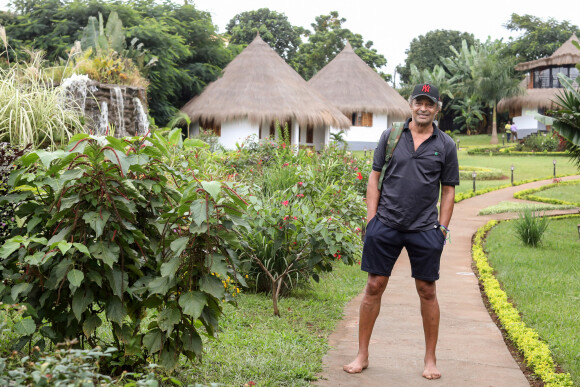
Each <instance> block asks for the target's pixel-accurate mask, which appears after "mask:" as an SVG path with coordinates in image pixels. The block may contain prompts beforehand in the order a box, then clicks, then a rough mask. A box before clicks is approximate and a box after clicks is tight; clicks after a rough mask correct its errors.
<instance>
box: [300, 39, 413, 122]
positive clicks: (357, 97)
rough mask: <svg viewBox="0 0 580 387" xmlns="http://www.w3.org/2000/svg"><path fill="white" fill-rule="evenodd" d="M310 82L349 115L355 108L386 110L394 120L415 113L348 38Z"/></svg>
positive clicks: (370, 111) (382, 111)
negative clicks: (353, 47)
mask: <svg viewBox="0 0 580 387" xmlns="http://www.w3.org/2000/svg"><path fill="white" fill-rule="evenodd" d="M308 84H309V85H310V86H311V87H312V88H313V89H315V90H316V91H318V92H319V93H320V94H322V96H324V97H326V99H328V100H329V101H330V102H332V103H333V104H334V106H336V107H338V108H339V109H340V111H342V112H343V113H344V114H346V115H348V116H350V114H352V113H353V112H369V113H375V114H385V115H388V116H390V117H391V118H392V119H393V120H404V119H405V118H407V117H410V116H411V109H410V108H409V103H408V102H407V101H406V100H405V99H404V98H403V97H401V95H400V94H399V93H398V92H397V91H396V90H395V89H393V88H392V87H391V86H389V84H388V83H387V82H385V80H384V79H383V78H381V76H380V75H379V74H377V73H376V72H375V71H374V70H373V69H371V68H370V67H369V66H368V65H367V64H366V63H365V62H364V61H363V60H362V59H361V58H360V57H359V56H358V55H357V54H356V53H355V52H354V50H353V49H352V47H351V45H350V43H348V42H347V43H346V45H345V47H344V49H343V50H342V51H341V52H340V53H339V54H338V55H337V56H336V57H335V58H334V59H333V60H332V61H331V62H330V63H328V64H327V65H326V66H324V68H322V69H321V70H320V71H319V72H318V73H317V74H316V75H315V76H313V77H312V79H310V81H308Z"/></svg>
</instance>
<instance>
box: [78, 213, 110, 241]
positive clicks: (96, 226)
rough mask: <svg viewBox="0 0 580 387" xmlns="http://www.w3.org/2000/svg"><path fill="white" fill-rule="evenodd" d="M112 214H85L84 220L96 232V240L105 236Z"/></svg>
mask: <svg viewBox="0 0 580 387" xmlns="http://www.w3.org/2000/svg"><path fill="white" fill-rule="evenodd" d="M110 216H111V214H110V213H109V212H108V211H106V210H103V211H99V212H96V211H90V212H85V213H84V214H83V220H84V221H85V222H87V223H88V225H89V226H91V228H92V229H93V230H94V231H95V238H99V237H100V236H101V235H102V234H103V230H104V229H105V225H106V224H107V221H108V220H109V217H110Z"/></svg>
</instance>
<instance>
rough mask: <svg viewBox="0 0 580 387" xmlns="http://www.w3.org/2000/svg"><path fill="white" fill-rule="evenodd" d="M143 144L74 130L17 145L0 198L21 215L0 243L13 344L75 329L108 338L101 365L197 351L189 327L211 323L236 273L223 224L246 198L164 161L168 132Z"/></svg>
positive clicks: (54, 338)
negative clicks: (56, 140)
mask: <svg viewBox="0 0 580 387" xmlns="http://www.w3.org/2000/svg"><path fill="white" fill-rule="evenodd" d="M147 144H148V145H146V144H145V143H144V142H143V141H142V139H139V138H133V139H123V140H120V139H115V138H113V137H106V138H105V137H94V136H88V135H77V136H76V137H74V138H73V140H72V141H71V143H70V145H69V146H68V148H67V149H66V150H57V151H54V152H47V151H42V150H38V151H35V152H32V153H30V154H28V155H26V156H24V157H22V159H21V162H22V166H23V168H21V169H19V170H17V171H15V172H14V173H13V174H12V176H11V179H10V186H11V187H12V193H10V194H9V195H7V196H4V197H3V198H1V199H0V203H6V202H9V201H16V202H22V204H21V205H20V206H19V207H18V208H17V210H16V215H18V216H19V217H20V218H21V219H23V220H24V221H23V224H22V226H21V227H20V228H18V229H16V230H15V231H14V235H15V236H13V237H12V238H10V239H8V240H7V241H6V242H5V243H4V245H3V246H2V247H0V258H2V261H1V262H0V272H1V273H2V274H1V275H2V277H3V278H4V282H3V283H2V284H0V294H1V296H2V301H3V302H9V303H16V302H18V303H23V304H24V305H26V307H27V312H26V314H25V315H24V319H23V321H22V323H21V325H22V333H23V334H22V338H21V340H20V341H19V342H18V343H17V345H16V349H21V348H22V347H23V346H24V345H25V344H26V343H28V342H30V341H31V340H33V339H35V340H37V339H38V338H39V337H40V339H39V340H38V341H37V342H35V343H33V344H34V345H38V346H40V348H43V347H45V346H46V342H47V341H50V342H52V343H54V344H56V343H59V342H63V341H65V340H66V339H74V338H79V339H81V338H82V339H83V341H85V342H86V343H87V344H88V345H89V346H90V347H92V348H95V347H97V346H101V347H110V346H114V347H116V348H119V350H120V351H119V352H118V353H116V354H114V355H113V356H112V358H111V363H110V365H109V366H110V367H117V368H121V369H122V368H124V367H134V366H137V365H139V364H144V363H145V360H146V359H147V358H149V357H153V358H156V359H158V362H159V364H161V365H162V366H164V367H165V368H168V369H171V368H173V367H174V366H175V365H176V364H177V362H178V360H179V355H180V354H183V355H185V356H186V357H187V358H189V359H194V358H196V357H199V356H201V353H202V344H201V338H200V334H201V333H203V331H205V332H207V334H209V335H213V334H214V332H215V331H216V329H217V327H218V319H219V316H220V314H221V308H222V306H221V303H222V302H224V301H233V295H232V294H230V293H228V292H232V293H233V291H235V288H232V286H231V285H230V284H231V283H232V282H233V283H237V282H238V281H243V278H241V276H240V275H238V274H237V272H236V268H237V259H236V256H235V254H234V253H233V250H234V249H235V248H237V247H238V246H239V244H238V241H237V238H236V236H235V234H234V233H233V232H231V228H232V227H233V225H234V224H236V223H238V222H240V216H241V215H242V211H243V210H244V209H245V203H244V201H243V200H242V199H241V198H240V197H239V196H238V194H237V193H236V192H235V191H234V190H233V189H232V188H231V187H229V186H227V185H223V184H222V183H221V182H217V181H200V180H198V179H196V178H195V177H193V176H187V175H182V174H180V173H178V172H177V171H175V170H173V169H171V168H170V167H168V166H167V163H166V162H164V160H165V159H168V158H170V157H171V154H170V152H169V151H168V148H169V147H170V142H169V140H168V139H166V138H164V137H161V136H158V135H153V136H152V137H149V138H147ZM23 268H25V270H23ZM218 276H219V277H218ZM103 319H105V320H106V321H107V322H108V323H107V324H105V323H104V322H103ZM105 330H108V333H107V334H103V331H105ZM204 334H205V333H204ZM111 340H112V341H111Z"/></svg>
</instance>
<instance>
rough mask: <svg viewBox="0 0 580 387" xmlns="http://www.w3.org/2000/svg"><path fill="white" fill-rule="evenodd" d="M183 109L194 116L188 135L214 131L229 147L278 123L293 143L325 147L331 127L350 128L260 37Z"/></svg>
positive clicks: (269, 132) (269, 133) (268, 134)
mask: <svg viewBox="0 0 580 387" xmlns="http://www.w3.org/2000/svg"><path fill="white" fill-rule="evenodd" d="M181 111H183V112H184V113H186V114H187V115H188V116H189V117H190V118H191V121H192V127H191V129H190V133H189V135H190V136H193V135H197V134H199V131H200V128H202V129H206V130H211V131H213V132H214V133H215V134H216V135H217V136H218V137H219V142H220V144H221V145H223V146H224V147H225V148H226V149H235V146H236V143H242V142H243V141H245V140H246V139H247V138H248V137H250V136H256V137H257V138H260V139H265V138H272V137H274V136H275V135H276V132H275V127H276V125H277V124H279V125H280V126H281V127H282V128H284V127H285V126H287V127H288V132H289V137H290V142H291V144H292V145H304V146H310V147H313V148H315V149H321V148H323V147H324V146H325V145H326V144H328V142H329V141H330V127H331V126H332V127H334V128H348V127H349V126H350V122H349V120H348V119H347V118H346V117H345V116H344V115H343V114H342V113H341V112H340V110H338V109H337V108H336V107H334V106H333V105H332V104H331V103H329V102H328V101H326V100H325V99H324V98H323V97H321V96H320V95H319V94H318V93H316V92H315V91H313V90H312V89H311V88H310V87H309V86H308V85H307V83H306V81H305V80H304V79H303V78H302V77H301V76H300V75H299V74H298V73H297V72H296V71H294V69H292V68H291V67H290V66H289V65H288V64H286V62H285V61H284V60H283V59H282V58H281V57H280V56H279V55H278V54H277V53H276V52H275V51H274V50H273V49H272V48H271V47H270V46H269V45H268V44H267V43H265V42H264V41H263V40H262V38H260V36H259V35H258V36H256V38H255V39H254V40H253V41H252V43H250V44H249V45H248V46H247V47H246V48H245V49H244V50H243V51H242V52H241V53H240V54H239V55H238V56H237V57H236V58H235V59H234V60H233V61H232V62H231V63H230V64H229V65H228V66H226V68H225V69H224V71H223V75H222V77H221V78H218V79H217V80H216V81H215V82H213V83H211V84H209V85H208V86H207V87H206V88H205V90H204V91H203V92H202V93H201V94H200V95H199V96H197V97H195V98H193V99H192V100H191V101H189V102H188V103H187V104H186V105H185V106H184V107H183V108H182V109H181Z"/></svg>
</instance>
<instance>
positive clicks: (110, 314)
mask: <svg viewBox="0 0 580 387" xmlns="http://www.w3.org/2000/svg"><path fill="white" fill-rule="evenodd" d="M105 312H106V314H107V318H108V319H109V320H111V321H113V322H116V323H117V324H122V323H123V319H124V318H125V316H126V315H127V310H126V309H125V306H124V305H123V303H122V302H121V300H120V299H119V298H117V297H111V298H110V299H109V301H108V302H107V305H106V307H105Z"/></svg>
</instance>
